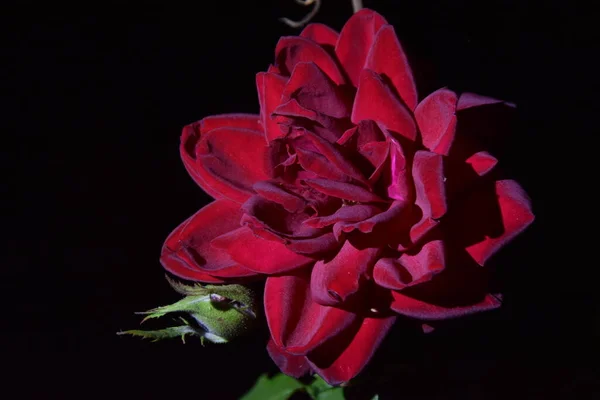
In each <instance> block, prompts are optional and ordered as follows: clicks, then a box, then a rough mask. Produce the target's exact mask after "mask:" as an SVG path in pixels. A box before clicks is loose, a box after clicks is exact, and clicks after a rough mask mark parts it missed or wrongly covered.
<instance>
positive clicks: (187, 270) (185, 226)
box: [160, 199, 254, 282]
mask: <svg viewBox="0 0 600 400" xmlns="http://www.w3.org/2000/svg"><path fill="white" fill-rule="evenodd" d="M240 217H241V211H240V209H239V204H237V203H235V202H233V201H230V200H225V199H222V200H217V201H215V202H213V203H211V204H209V205H207V206H205V207H204V208H202V209H201V210H200V211H198V212H197V213H196V214H194V215H193V216H191V217H190V218H188V219H187V220H186V221H185V222H183V223H182V224H181V225H179V226H178V227H177V228H176V229H175V230H173V232H171V234H170V235H169V236H168V238H167V240H166V241H165V243H164V245H163V248H162V252H161V259H160V260H161V263H162V265H163V266H164V268H165V269H166V270H167V271H169V272H171V273H173V274H175V275H177V276H179V277H182V278H185V279H191V280H201V281H205V282H218V281H220V280H219V279H218V278H215V277H211V276H210V275H215V274H217V275H218V276H221V277H232V276H249V275H254V273H252V272H250V271H247V270H245V269H243V268H241V267H240V266H239V264H237V263H236V262H234V261H233V260H232V259H231V258H230V257H229V255H228V254H227V253H225V252H224V251H220V250H219V249H214V248H212V247H211V246H210V241H211V240H212V239H214V238H215V237H217V236H220V235H222V234H224V233H227V232H229V231H231V230H233V229H236V228H237V227H238V226H239V220H240ZM209 274H210V275H209Z"/></svg>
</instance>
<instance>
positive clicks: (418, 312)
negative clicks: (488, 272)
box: [391, 291, 502, 321]
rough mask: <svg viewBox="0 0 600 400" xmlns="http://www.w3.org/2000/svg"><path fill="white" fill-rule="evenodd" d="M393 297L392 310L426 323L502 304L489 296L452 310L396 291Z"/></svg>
mask: <svg viewBox="0 0 600 400" xmlns="http://www.w3.org/2000/svg"><path fill="white" fill-rule="evenodd" d="M392 296H393V298H394V301H393V302H392V305H391V309H392V310H394V311H396V312H397V313H398V314H401V315H405V316H407V317H411V318H417V319H420V320H426V321H427V320H442V319H450V318H458V317H464V316H466V315H470V314H475V313H478V312H482V311H488V310H493V309H495V308H498V307H500V305H501V304H502V303H501V302H500V301H499V300H498V299H497V298H496V297H494V296H492V295H487V296H486V297H485V298H484V299H483V300H482V301H480V302H479V303H476V304H473V305H469V306H461V307H452V308H447V307H442V306H438V305H434V304H430V303H426V302H424V301H421V300H416V299H413V298H411V297H408V296H405V295H403V294H402V293H398V292H395V291H392Z"/></svg>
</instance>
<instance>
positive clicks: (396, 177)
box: [387, 139, 415, 202]
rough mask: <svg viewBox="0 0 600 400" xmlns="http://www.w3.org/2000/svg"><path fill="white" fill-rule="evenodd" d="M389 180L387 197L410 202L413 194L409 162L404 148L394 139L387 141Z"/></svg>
mask: <svg viewBox="0 0 600 400" xmlns="http://www.w3.org/2000/svg"><path fill="white" fill-rule="evenodd" d="M389 155H390V168H389V172H390V174H391V176H390V182H389V186H388V187H387V194H388V197H389V198H391V199H394V200H400V201H404V202H412V201H413V199H414V196H415V191H414V189H413V179H412V177H411V169H410V164H409V163H408V162H407V159H406V155H405V152H404V149H403V148H402V146H401V145H400V143H398V142H397V141H396V140H395V139H391V140H390V142H389Z"/></svg>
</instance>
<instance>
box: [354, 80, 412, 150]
mask: <svg viewBox="0 0 600 400" xmlns="http://www.w3.org/2000/svg"><path fill="white" fill-rule="evenodd" d="M351 119H352V123H354V124H358V123H359V122H361V121H363V120H373V121H375V122H377V123H378V124H379V125H380V127H381V128H382V129H387V130H390V131H393V132H395V133H398V134H399V135H401V136H404V137H405V138H407V139H409V140H413V141H414V140H415V139H416V137H417V128H416V125H415V121H414V119H413V117H412V115H411V113H410V112H409V111H408V109H407V108H406V106H404V105H403V104H402V103H401V102H400V100H399V99H398V98H397V97H396V95H395V94H394V93H393V92H392V91H391V90H390V88H389V87H388V86H387V85H386V84H385V83H384V82H383V80H382V79H381V77H380V76H379V75H377V74H376V73H375V72H373V71H371V70H368V69H365V70H363V72H362V73H361V75H360V82H359V85H358V91H357V92H356V98H355V99H354V107H353V108H352V118H351Z"/></svg>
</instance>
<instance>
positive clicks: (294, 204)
mask: <svg viewBox="0 0 600 400" xmlns="http://www.w3.org/2000/svg"><path fill="white" fill-rule="evenodd" d="M253 188H254V190H255V191H256V193H258V194H260V195H261V196H262V197H263V198H265V199H267V200H271V201H273V202H275V203H277V204H281V206H283V208H284V209H285V210H286V211H288V212H292V213H293V212H298V211H301V210H303V209H304V208H305V207H306V201H305V200H304V199H303V198H301V197H299V196H298V195H296V194H294V193H290V192H289V191H287V190H285V189H284V187H283V185H278V184H276V183H274V182H270V181H261V182H257V183H255V184H254V186H253Z"/></svg>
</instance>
